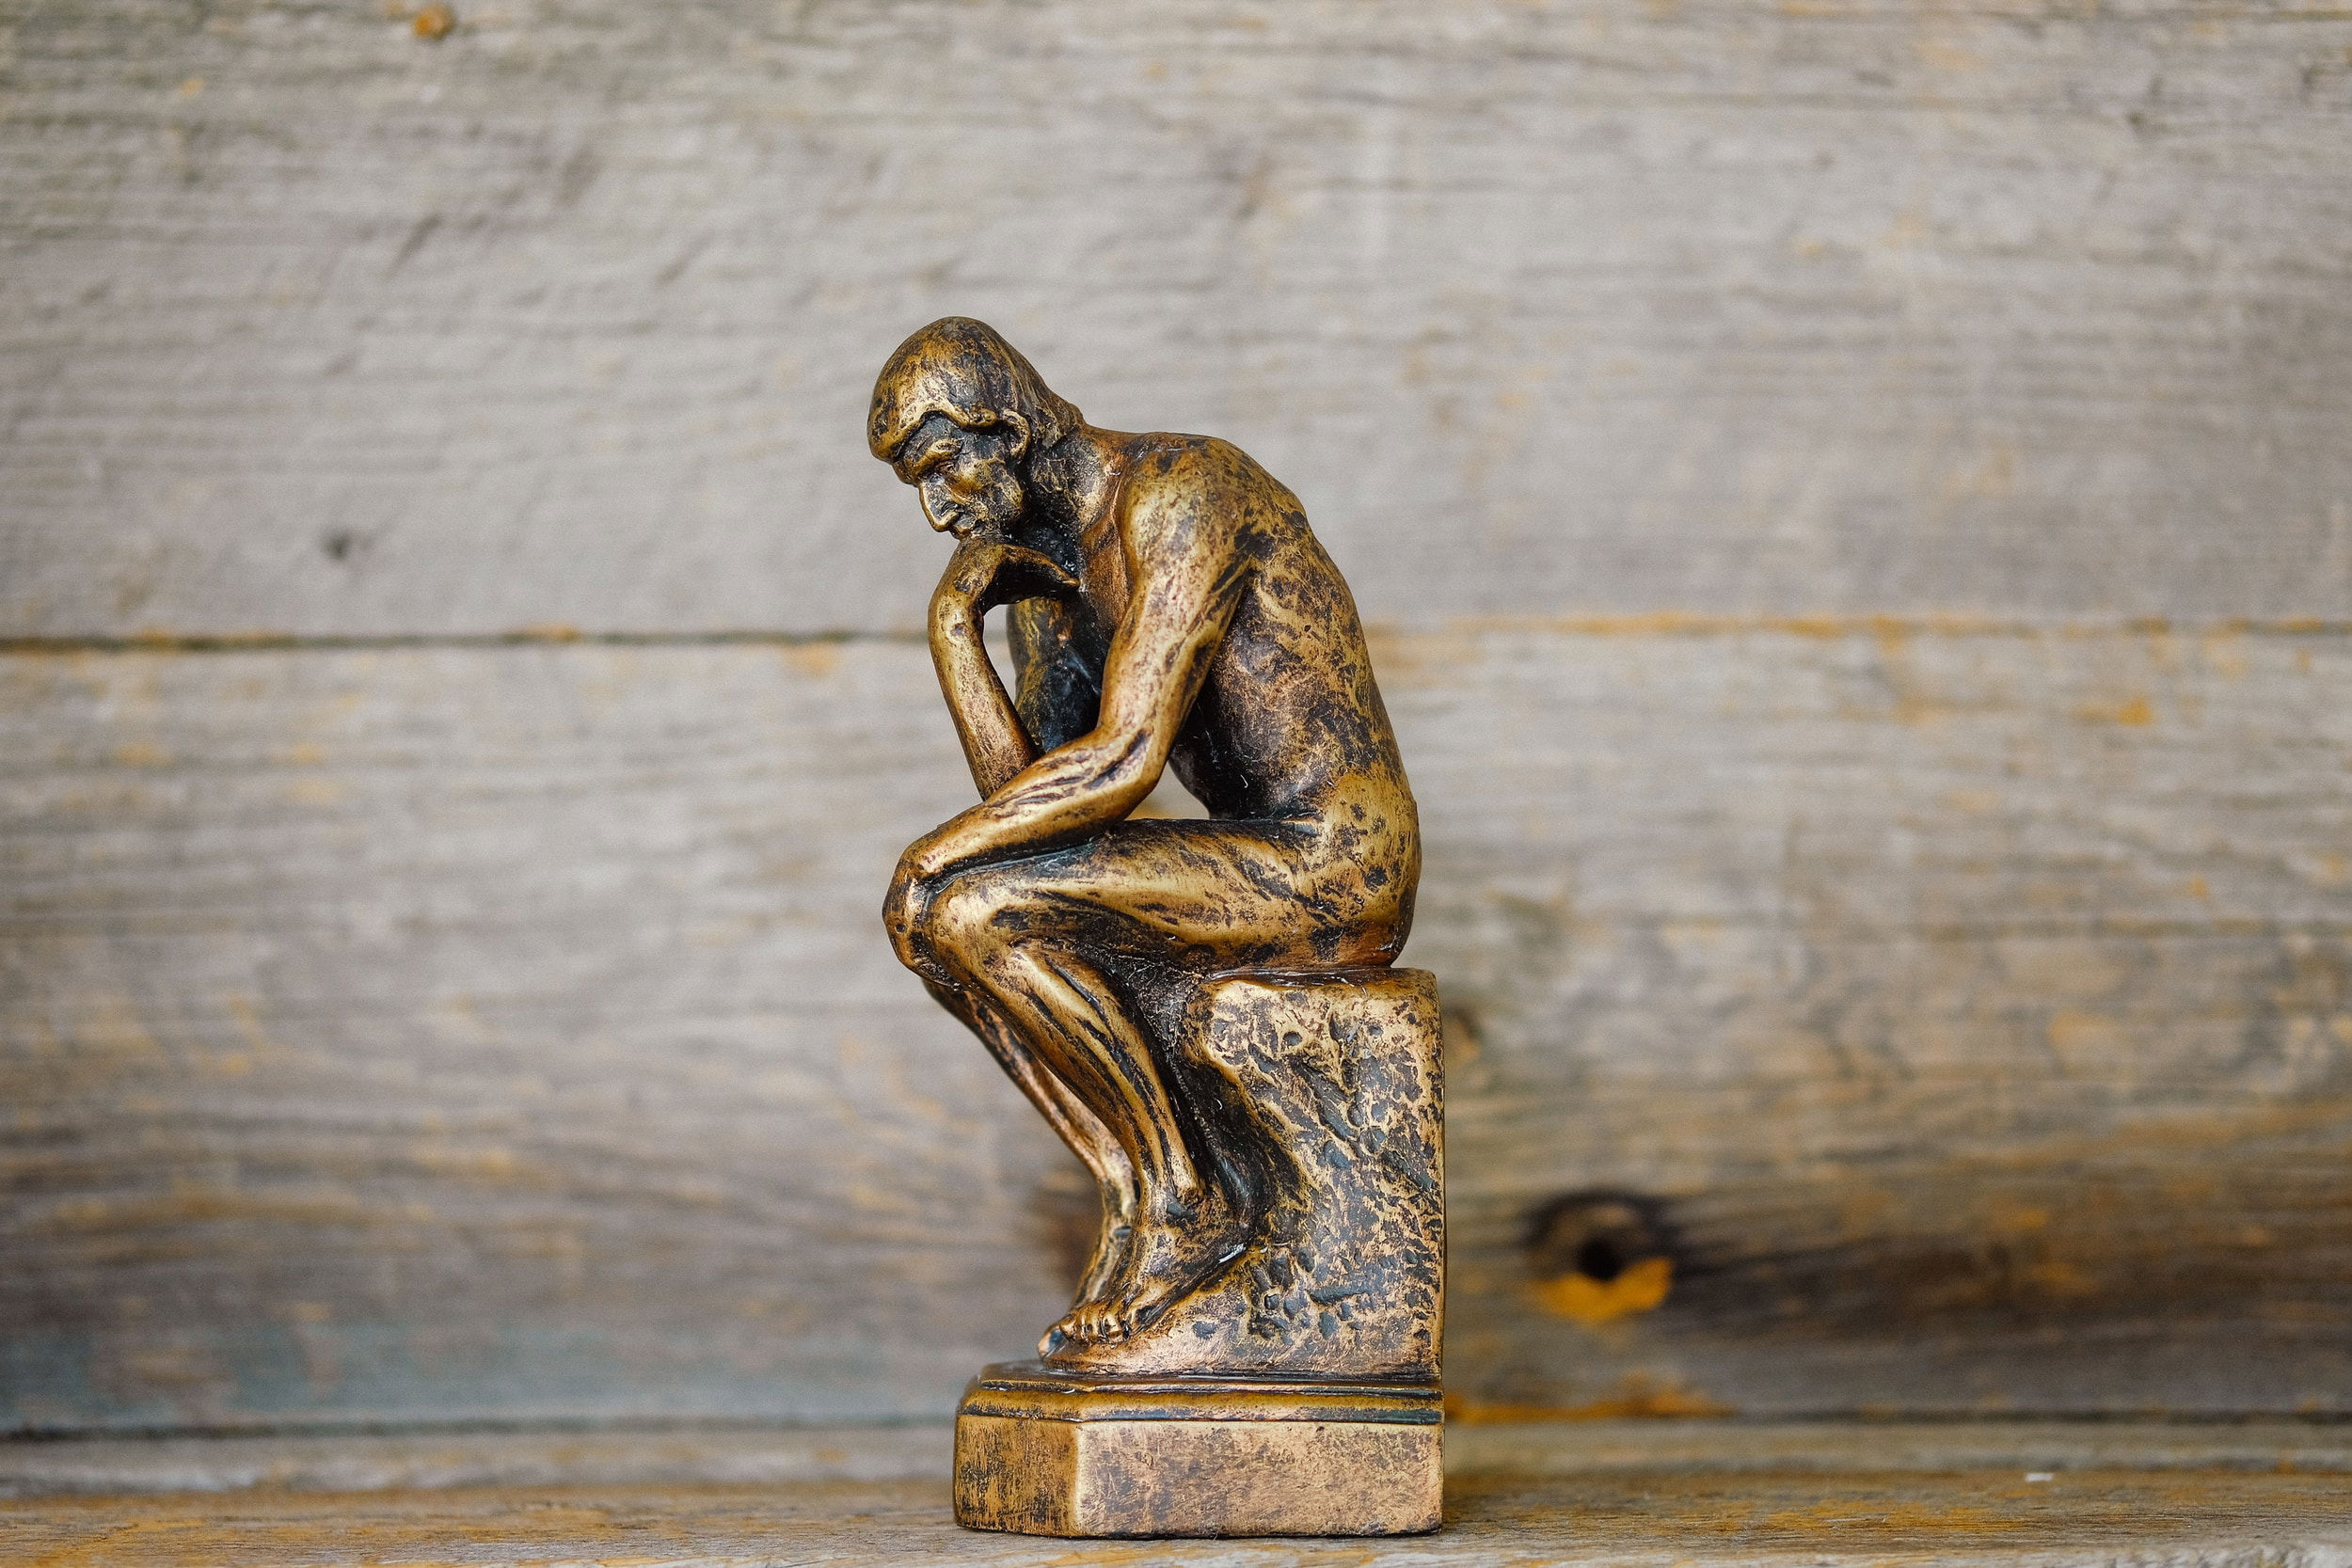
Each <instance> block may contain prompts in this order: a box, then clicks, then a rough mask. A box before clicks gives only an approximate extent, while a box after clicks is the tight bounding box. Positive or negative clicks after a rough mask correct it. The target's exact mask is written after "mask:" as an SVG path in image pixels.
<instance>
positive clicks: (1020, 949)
mask: <svg viewBox="0 0 2352 1568" xmlns="http://www.w3.org/2000/svg"><path fill="white" fill-rule="evenodd" d="M1329 861H1330V857H1329V856H1328V855H1327V853H1325V847H1324V846H1323V845H1322V844H1321V843H1320V842H1319V840H1318V838H1317V835H1315V834H1313V833H1311V832H1301V831H1298V830H1295V829H1293V828H1291V827H1289V826H1288V825H1285V824H1263V825H1262V824H1248V823H1232V822H1143V823H1126V824H1122V825H1121V826H1120V827H1118V828H1115V829H1112V830H1111V831H1110V832H1107V833H1105V834H1104V835H1103V836H1102V837H1101V838H1099V839H1096V840H1093V841H1091V842H1089V843H1087V844H1084V845H1080V846H1077V847H1074V848H1072V849H1068V850H1064V851H1061V852H1059V853H1057V854H1053V855H1049V856H1041V857H1039V858H1038V859H1036V860H1030V861H1016V862H1007V863H997V864H994V865H989V866H981V867H977V868H975V869H972V870H970V871H965V872H961V873H958V874H954V875H951V876H949V877H947V878H945V879H942V880H941V883H940V885H939V886H938V887H937V889H936V890H934V891H933V893H932V894H931V896H930V899H929V901H928V907H927V911H926V914H925V917H924V918H925V922H926V925H927V926H928V927H929V929H928V931H927V933H926V935H927V938H928V941H929V943H930V946H931V948H932V950H933V951H934V952H936V953H938V954H939V956H940V958H941V959H942V961H943V962H945V963H946V964H947V965H948V966H949V967H950V968H951V969H952V970H954V971H955V972H956V973H957V974H958V977H959V978H960V979H961V980H962V981H964V982H965V984H966V985H967V986H968V987H969V988H970V989H972V990H975V991H976V992H977V993H979V994H981V995H983V996H985V997H986V998H987V999H988V1001H989V1002H990V1003H991V1004H993V1006H996V1007H998V1008H1001V1010H1002V1013H1003V1016H1004V1017H1005V1018H1006V1019H1007V1020H1008V1021H1009V1022H1011V1023H1012V1025H1013V1027H1014V1029H1015V1030H1016V1031H1017V1032H1018V1034H1019V1035H1020V1037H1021V1038H1022V1039H1023V1040H1024V1041H1025V1042H1026V1043H1027V1044H1029V1045H1030V1046H1031V1048H1032V1050H1033V1051H1034V1053H1035V1055H1036V1057H1037V1059H1038V1060H1039V1061H1040V1062H1041V1064H1043V1065H1045V1066H1046V1067H1048V1068H1050V1069H1051V1070H1052V1071H1053V1072H1054V1073H1055V1074H1056V1075H1057V1077H1059V1078H1060V1080H1061V1081H1062V1083H1063V1084H1064V1085H1065V1086H1066V1087H1068V1088H1069V1089H1071V1090H1072V1091H1073V1092H1074V1093H1075V1095H1076V1096H1077V1098H1078V1099H1080V1100H1081V1101H1084V1102H1085V1104H1086V1105H1087V1107H1088V1108H1089V1110H1091V1111H1092V1112H1093V1113H1094V1114H1095V1115H1096V1117H1098V1118H1099V1119H1100V1120H1101V1122H1102V1123H1103V1125H1104V1127H1105V1128H1106V1129H1107V1130H1108V1131H1109V1132H1111V1133H1112V1134H1113V1135H1114V1136H1115V1137H1116V1138H1117V1139H1118V1141H1119V1143H1120V1147H1121V1148H1122V1149H1123V1150H1124V1151H1125V1153H1126V1154H1127V1156H1128V1158H1129V1160H1130V1161H1131V1162H1132V1164H1133V1167H1134V1170H1135V1172H1136V1182H1137V1201H1136V1209H1135V1213H1134V1217H1133V1220H1132V1222H1131V1236H1130V1237H1129V1239H1128V1242H1127V1245H1126V1250H1125V1254H1124V1257H1123V1259H1120V1263H1119V1266H1118V1267H1117V1269H1116V1270H1115V1272H1114V1275H1113V1277H1112V1279H1111V1281H1110V1286H1109V1289H1108V1290H1107V1291H1105V1292H1104V1293H1103V1295H1102V1297H1101V1298H1100V1299H1097V1300H1094V1301H1082V1302H1080V1303H1079V1305H1078V1306H1077V1307H1074V1308H1073V1311H1072V1313H1071V1314H1070V1316H1069V1317H1068V1318H1066V1319H1064V1320H1063V1322H1062V1323H1060V1324H1057V1327H1056V1331H1055V1332H1057V1333H1060V1334H1064V1335H1067V1336H1069V1337H1071V1338H1086V1339H1101V1340H1116V1339H1119V1338H1123V1337H1124V1336H1125V1335H1126V1334H1128V1333H1130V1332H1132V1331H1133V1330H1134V1329H1135V1328H1136V1327H1137V1326H1139V1325H1140V1324H1142V1323H1148V1322H1149V1321H1151V1319H1152V1317H1153V1316H1155V1315H1156V1314H1157V1313H1158V1311H1159V1310H1160V1309H1161V1308H1162V1307H1165V1306H1166V1305H1167V1304H1168V1302H1169V1301H1171V1300H1173V1299H1174V1298H1175V1297H1176V1296H1178V1295H1181V1294H1182V1293H1183V1292H1184V1291H1187V1290H1190V1289H1191V1288H1192V1287H1193V1286H1194V1285H1196V1284H1198V1283H1199V1282H1200V1280H1201V1279H1202V1278H1203V1277H1205V1276H1206V1275H1209V1274H1211V1273H1213V1272H1214V1271H1215V1270H1216V1268H1217V1267H1218V1266H1220V1265H1221V1264H1222V1263H1223V1262H1225V1261H1227V1260H1229V1259H1231V1258H1232V1257H1233V1256H1236V1255H1238V1253H1239V1252H1240V1250H1241V1249H1242V1248H1243V1246H1244V1245H1246V1243H1247V1241H1248V1233H1247V1229H1246V1225H1245V1220H1246V1216H1244V1215H1242V1214H1241V1213H1240V1212H1239V1210H1238V1207H1237V1204H1236V1202H1235V1199H1234V1197H1233V1195H1231V1194H1228V1193H1225V1192H1222V1191H1221V1190H1219V1189H1218V1188H1217V1186H1216V1184H1215V1182H1214V1180H1213V1179H1208V1178H1209V1173H1208V1171H1207V1168H1206V1167H1205V1165H1204V1164H1203V1160H1202V1157H1201V1153H1200V1150H1199V1149H1197V1148H1194V1147H1192V1144H1191V1141H1190V1139H1189V1138H1188V1129H1187V1127H1186V1120H1187V1118H1186V1117H1184V1116H1183V1115H1180V1114H1179V1109H1178V1105H1179V1100H1178V1096H1179V1094H1180V1092H1181V1090H1180V1085H1177V1083H1176V1082H1175V1080H1174V1079H1173V1078H1172V1077H1171V1076H1170V1074H1169V1073H1168V1070H1167V1069H1166V1067H1165V1065H1164V1064H1163V1063H1162V1062H1161V1061H1160V1060H1159V1059H1158V1057H1157V1054H1156V1053H1155V1052H1154V1051H1153V1050H1152V1044H1151V1040H1150V1035H1149V1031H1148V1030H1147V1029H1146V1027H1145V1026H1144V1022H1143V1021H1142V1020H1141V1019H1139V1018H1137V1017H1136V1016H1134V1012H1133V1008H1132V1004H1131V1002H1130V1000H1129V999H1128V998H1127V997H1126V996H1124V995H1122V994H1121V992H1120V989H1119V987H1118V986H1117V985H1116V984H1114V982H1113V979H1112V977H1111V974H1110V973H1109V966H1110V965H1111V964H1113V963H1114V962H1115V961H1116V960H1117V959H1119V958H1139V959H1143V960H1145V961H1147V962H1151V963H1157V964H1162V965H1167V966H1169V967H1172V968H1176V969H1181V970H1186V971H1190V972H1193V973H1205V972H1210V971H1215V970H1219V969H1232V968H1243V967H1273V968H1282V967H1318V966H1327V965H1329V964H1332V963H1334V962H1338V963H1348V962H1357V963H1362V962H1386V961H1387V958H1388V956H1389V955H1390V954H1391V953H1392V952H1393V951H1394V946H1395V942H1397V941H1398V940H1400V939H1401V935H1402V923H1403V921H1404V920H1405V919H1406V912H1405V911H1404V910H1403V909H1402V907H1401V905H1398V904H1396V903H1395V901H1393V900H1391V901H1389V902H1383V901H1382V900H1381V899H1380V898H1378V897H1370V896H1366V895H1365V894H1364V892H1363V881H1362V879H1360V878H1359V877H1356V876H1353V875H1333V874H1332V872H1333V868H1332V866H1331V864H1330V863H1329ZM1350 890H1354V891H1353V893H1352V895H1351V891H1350ZM1193 1119H1196V1120H1197V1119H1198V1118H1197V1117H1195V1118H1193ZM1048 1338H1049V1341H1050V1340H1051V1338H1052V1336H1051V1335H1049V1336H1048Z"/></svg>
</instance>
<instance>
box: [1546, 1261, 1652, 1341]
mask: <svg viewBox="0 0 2352 1568" xmlns="http://www.w3.org/2000/svg"><path fill="white" fill-rule="evenodd" d="M1674 1277H1675V1265H1674V1259H1671V1258H1645V1259H1642V1260H1641V1261H1639V1262H1637V1263H1633V1264H1629V1265H1628V1266H1627V1267H1626V1268H1625V1269H1623V1270H1622V1271H1620V1272H1619V1273H1618V1275H1617V1277H1616V1278H1614V1279H1595V1278H1593V1277H1592V1276H1591V1275H1581V1274H1570V1275H1562V1276H1561V1277H1559V1278H1558V1279H1547V1280H1543V1281H1541V1282H1539V1283H1538V1284H1537V1285H1536V1286H1535V1299H1536V1300H1538V1301H1540V1302H1542V1303H1543V1304H1544V1307H1545V1308H1546V1310H1548V1311H1551V1312H1556V1313H1558V1314H1559V1315H1560V1316H1561V1317H1564V1318H1568V1319H1572V1320H1574V1321H1575V1322H1577V1323H1584V1324H1586V1325H1588V1326H1589V1325H1591V1324H1595V1323H1614V1322H1615V1321H1616V1320H1617V1319H1619V1318H1627V1317H1631V1316H1633V1315H1634V1314H1635V1313H1638V1312H1648V1311H1652V1310H1654V1309H1656V1308H1657V1307H1658V1306H1659V1305H1660V1304H1661V1303H1662V1302H1663V1301H1664V1300H1665V1299H1666V1295H1667V1292H1668V1291H1672V1290H1673V1289H1674Z"/></svg>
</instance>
